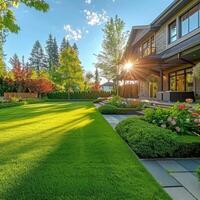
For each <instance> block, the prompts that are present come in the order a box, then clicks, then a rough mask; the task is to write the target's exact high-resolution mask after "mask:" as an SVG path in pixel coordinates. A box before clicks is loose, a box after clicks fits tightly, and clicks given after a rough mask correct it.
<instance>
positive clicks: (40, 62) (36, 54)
mask: <svg viewBox="0 0 200 200" xmlns="http://www.w3.org/2000/svg"><path fill="white" fill-rule="evenodd" d="M29 61H30V63H29V64H30V67H33V68H34V69H35V70H36V71H37V73H39V72H40V70H41V69H45V68H46V67H47V63H46V56H45V55H44V51H43V49H42V46H41V44H40V42H39V41H38V40H37V41H36V42H35V44H34V46H33V49H32V52H31V57H30V58H29Z"/></svg>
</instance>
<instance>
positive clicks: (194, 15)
mask: <svg viewBox="0 0 200 200" xmlns="http://www.w3.org/2000/svg"><path fill="white" fill-rule="evenodd" d="M199 27H200V4H198V5H197V6H195V7H193V8H192V9H191V10H190V11H188V12H187V13H186V14H184V15H183V16H182V17H181V35H182V36H184V35H186V34H188V33H190V32H192V31H194V30H196V29H197V28H199Z"/></svg>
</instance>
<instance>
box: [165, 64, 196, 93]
mask: <svg viewBox="0 0 200 200" xmlns="http://www.w3.org/2000/svg"><path fill="white" fill-rule="evenodd" d="M192 71H193V69H192V68H187V69H184V70H178V71H176V72H172V73H170V74H169V89H170V90H171V91H177V92H185V91H186V92H192V91H193V76H192V73H193V72H192Z"/></svg>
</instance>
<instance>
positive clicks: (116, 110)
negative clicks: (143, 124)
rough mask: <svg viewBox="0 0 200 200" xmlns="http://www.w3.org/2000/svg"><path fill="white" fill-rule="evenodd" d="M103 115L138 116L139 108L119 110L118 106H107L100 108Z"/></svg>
mask: <svg viewBox="0 0 200 200" xmlns="http://www.w3.org/2000/svg"><path fill="white" fill-rule="evenodd" d="M98 110H99V112H100V113H101V114H105V115H109V114H116V115H117V114H118V115H119V114H138V113H137V111H138V110H139V109H138V108H118V107H116V106H113V105H110V104H105V105H103V106H101V107H99V108H98Z"/></svg>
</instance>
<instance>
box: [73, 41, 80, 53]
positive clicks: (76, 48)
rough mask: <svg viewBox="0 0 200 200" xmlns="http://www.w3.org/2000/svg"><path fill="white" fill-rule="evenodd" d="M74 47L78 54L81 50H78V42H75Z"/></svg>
mask: <svg viewBox="0 0 200 200" xmlns="http://www.w3.org/2000/svg"><path fill="white" fill-rule="evenodd" d="M73 48H74V50H75V51H76V52H77V54H78V53H79V52H78V47H77V45H76V43H74V44H73Z"/></svg>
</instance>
